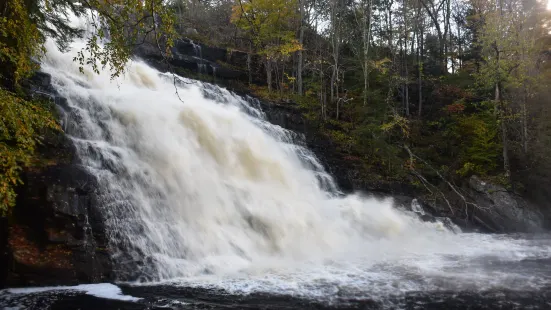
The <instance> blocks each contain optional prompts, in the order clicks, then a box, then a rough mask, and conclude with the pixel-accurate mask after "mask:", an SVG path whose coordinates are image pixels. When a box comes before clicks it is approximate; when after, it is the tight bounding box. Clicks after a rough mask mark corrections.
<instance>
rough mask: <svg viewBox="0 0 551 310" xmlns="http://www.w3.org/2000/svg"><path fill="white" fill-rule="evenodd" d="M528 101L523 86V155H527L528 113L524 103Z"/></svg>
mask: <svg viewBox="0 0 551 310" xmlns="http://www.w3.org/2000/svg"><path fill="white" fill-rule="evenodd" d="M527 101H528V94H527V91H526V86H524V89H523V94H522V150H523V151H524V154H528V111H527V109H526V103H527Z"/></svg>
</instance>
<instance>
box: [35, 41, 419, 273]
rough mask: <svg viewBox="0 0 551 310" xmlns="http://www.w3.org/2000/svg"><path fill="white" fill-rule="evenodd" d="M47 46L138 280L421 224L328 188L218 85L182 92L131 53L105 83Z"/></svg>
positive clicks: (318, 251) (292, 255) (294, 150)
mask: <svg viewBox="0 0 551 310" xmlns="http://www.w3.org/2000/svg"><path fill="white" fill-rule="evenodd" d="M75 45H76V46H75V47H74V48H73V52H75V51H77V50H78V42H77V43H75ZM48 51H49V52H48V56H47V59H46V61H45V63H44V65H43V70H44V71H46V72H48V73H50V74H51V75H52V80H53V84H54V85H55V86H56V87H57V88H58V91H59V92H60V94H61V95H62V96H64V97H65V98H67V100H68V104H69V106H70V107H71V109H70V111H66V113H67V120H66V121H65V122H64V123H63V127H64V129H65V130H66V132H67V133H68V134H69V135H70V136H71V137H72V139H73V141H74V143H75V144H76V146H77V150H78V155H79V157H80V158H81V160H82V162H83V164H84V165H85V166H86V167H87V168H88V169H90V171H92V172H93V174H94V175H96V176H97V177H98V180H99V181H100V183H101V194H102V197H103V205H104V213H105V214H106V217H107V222H108V227H109V232H110V234H111V241H112V242H111V244H112V246H113V250H114V253H115V258H117V259H118V261H119V262H121V263H124V262H130V263H132V264H134V263H135V262H136V261H141V264H139V268H142V269H140V270H139V271H138V273H139V275H140V276H142V277H144V279H156V280H159V279H170V278H176V277H183V276H189V275H195V274H199V273H203V272H209V273H217V272H223V271H224V270H227V268H228V265H233V266H235V267H236V268H243V267H245V266H247V265H254V264H255V262H262V261H264V260H265V259H266V258H267V257H272V258H273V257H281V258H282V259H301V258H309V257H312V256H320V257H322V256H324V255H326V254H327V253H335V252H339V251H344V250H345V249H346V248H355V247H357V246H364V245H365V244H364V243H365V242H368V241H369V240H373V239H375V238H380V237H383V236H387V237H389V238H391V237H395V238H399V236H400V235H402V234H404V233H405V234H407V233H408V232H407V231H408V229H410V226H412V225H413V226H419V227H421V228H423V229H428V228H426V225H425V224H423V223H420V222H417V221H416V220H414V219H413V218H412V217H410V216H408V215H406V214H403V213H401V212H398V211H396V210H394V209H393V208H392V204H391V202H390V201H384V202H379V201H376V200H374V199H367V198H362V197H360V196H348V197H339V196H338V195H336V190H337V186H336V185H335V183H334V181H333V179H332V178H331V177H330V176H329V175H328V174H327V173H326V172H325V171H324V169H323V166H322V165H321V164H320V163H319V162H318V161H317V160H316V158H315V156H314V155H313V154H312V153H311V152H310V151H309V150H308V149H307V148H305V147H304V146H303V145H301V143H300V139H297V137H296V135H295V134H293V133H292V132H289V131H287V130H285V129H283V128H281V127H279V126H276V125H272V124H270V123H269V122H267V121H266V120H265V119H264V115H263V112H262V111H261V110H260V109H259V108H258V106H255V105H253V104H250V103H249V102H248V101H247V100H245V99H243V98H241V97H239V96H237V95H235V94H233V93H231V92H229V91H228V90H226V89H223V88H219V87H217V86H214V85H210V84H203V83H200V82H198V81H193V80H188V79H184V78H178V81H179V83H177V91H178V93H179V96H180V97H181V98H183V102H182V101H180V100H179V99H178V96H176V95H175V86H174V83H173V77H172V76H171V75H167V74H161V73H159V72H158V71H156V70H155V69H153V68H150V67H148V66H147V65H146V64H144V63H142V62H140V61H138V60H136V61H133V62H132V63H131V64H130V65H129V68H128V72H127V74H126V75H125V76H124V77H121V78H120V79H117V80H114V81H111V80H110V78H109V75H108V73H105V72H103V73H101V74H100V75H97V76H96V75H94V74H92V73H91V72H90V71H86V70H85V73H84V74H81V73H79V71H78V68H77V65H76V64H74V63H73V61H72V58H73V56H72V55H71V54H70V53H69V54H63V53H61V52H58V51H57V50H56V49H55V48H54V47H51V48H49V49H48ZM129 268H131V269H133V270H134V271H136V270H135V268H136V267H135V266H134V265H133V266H132V267H129Z"/></svg>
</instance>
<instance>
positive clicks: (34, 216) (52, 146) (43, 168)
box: [0, 74, 113, 287]
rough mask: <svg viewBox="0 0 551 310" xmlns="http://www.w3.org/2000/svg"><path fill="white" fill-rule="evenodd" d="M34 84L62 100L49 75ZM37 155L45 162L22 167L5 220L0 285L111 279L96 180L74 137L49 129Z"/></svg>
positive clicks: (42, 92)
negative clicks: (83, 162) (82, 162)
mask: <svg viewBox="0 0 551 310" xmlns="http://www.w3.org/2000/svg"><path fill="white" fill-rule="evenodd" d="M29 87H30V91H31V92H33V93H34V94H35V95H40V96H45V97H46V98H50V99H51V100H53V101H55V102H56V103H57V104H60V105H63V102H64V100H63V98H60V97H58V96H57V95H56V93H55V91H53V90H52V89H51V87H50V79H49V76H48V75H46V74H37V75H36V76H35V77H34V78H33V79H32V81H31V84H30V85H29ZM60 111H61V110H60ZM38 157H39V158H40V162H41V163H40V164H39V165H38V166H37V167H36V168H33V169H28V170H25V171H24V172H23V174H22V180H23V184H22V185H21V186H19V188H17V200H16V205H15V207H14V209H13V210H12V212H11V214H10V215H9V216H8V217H6V218H3V219H2V220H1V223H0V224H1V227H0V264H1V265H2V266H3V268H1V269H0V286H2V287H14V286H30V285H61V284H64V285H67V284H76V283H82V282H86V283H90V282H106V281H109V280H110V279H112V278H113V275H112V271H111V270H112V268H111V261H110V257H109V253H108V250H107V238H106V236H105V229H104V227H103V219H102V215H101V211H100V208H99V200H98V199H97V194H98V193H97V184H96V180H95V179H94V177H93V176H92V175H91V174H89V173H88V172H87V171H86V170H85V169H84V168H83V167H81V166H80V165H79V160H78V158H77V157H76V155H75V149H74V147H73V144H72V142H71V141H70V139H69V138H68V137H67V136H65V135H64V134H63V133H61V132H60V133H53V132H51V133H48V134H47V135H46V137H45V139H44V141H43V144H42V145H41V146H40V147H39V149H38Z"/></svg>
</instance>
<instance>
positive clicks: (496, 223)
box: [467, 176, 544, 232]
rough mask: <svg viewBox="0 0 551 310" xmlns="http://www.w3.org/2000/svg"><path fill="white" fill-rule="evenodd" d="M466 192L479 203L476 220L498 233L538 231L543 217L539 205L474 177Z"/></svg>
mask: <svg viewBox="0 0 551 310" xmlns="http://www.w3.org/2000/svg"><path fill="white" fill-rule="evenodd" d="M467 191H468V193H469V196H470V197H472V198H473V200H474V202H475V203H476V204H477V205H478V208H477V209H476V210H475V213H474V216H473V220H474V221H477V222H480V224H483V225H485V226H488V228H490V229H492V230H494V231H496V232H539V231H542V230H543V226H544V216H543V215H542V213H541V212H540V211H539V209H538V207H536V206H534V205H532V204H531V203H530V202H528V201H526V200H525V199H523V198H522V197H520V196H518V195H516V194H514V193H512V192H510V191H508V190H507V189H505V188H504V187H503V186H499V185H495V184H492V183H489V182H486V181H483V180H481V179H480V178H479V177H477V176H472V177H471V178H470V179H469V182H468V188H467Z"/></svg>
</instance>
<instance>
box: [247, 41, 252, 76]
mask: <svg viewBox="0 0 551 310" xmlns="http://www.w3.org/2000/svg"><path fill="white" fill-rule="evenodd" d="M252 49H253V48H252V46H251V45H249V52H248V53H247V73H248V75H249V85H251V84H252V83H253V73H252V70H251V63H252V59H251V57H252V56H251V54H252Z"/></svg>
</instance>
